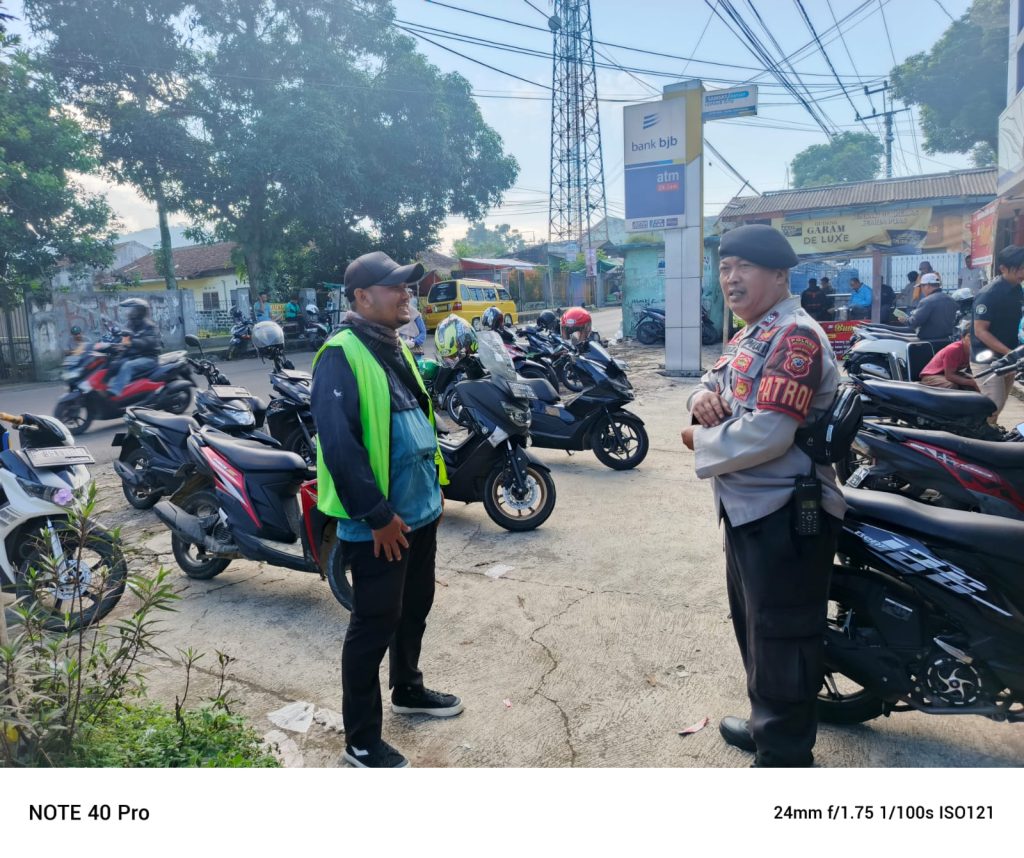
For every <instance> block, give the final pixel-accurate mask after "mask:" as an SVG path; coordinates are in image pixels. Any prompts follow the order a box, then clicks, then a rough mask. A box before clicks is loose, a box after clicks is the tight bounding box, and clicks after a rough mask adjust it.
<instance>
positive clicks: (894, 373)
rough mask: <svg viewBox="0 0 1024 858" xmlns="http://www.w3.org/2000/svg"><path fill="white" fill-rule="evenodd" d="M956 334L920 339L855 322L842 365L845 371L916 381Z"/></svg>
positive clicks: (863, 375) (862, 376)
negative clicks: (940, 338) (934, 338)
mask: <svg viewBox="0 0 1024 858" xmlns="http://www.w3.org/2000/svg"><path fill="white" fill-rule="evenodd" d="M954 336H955V334H954V333H953V332H950V336H949V337H948V338H946V339H942V340H919V339H918V338H917V336H916V335H915V334H912V333H909V332H908V333H902V332H900V331H889V330H886V329H885V328H880V327H875V326H874V325H858V326H857V328H856V329H855V331H854V334H853V337H852V338H851V342H852V346H851V347H850V350H849V351H848V352H847V353H846V358H845V359H844V361H843V367H844V369H845V370H846V372H847V374H848V375H853V376H857V377H860V378H880V379H888V380H892V381H917V380H919V379H920V377H921V370H923V369H924V368H925V367H926V366H927V365H928V361H930V360H931V359H932V358H933V357H934V356H935V354H936V352H938V351H939V350H940V349H942V348H944V347H945V346H947V345H949V343H951V342H952V341H953V338H954Z"/></svg>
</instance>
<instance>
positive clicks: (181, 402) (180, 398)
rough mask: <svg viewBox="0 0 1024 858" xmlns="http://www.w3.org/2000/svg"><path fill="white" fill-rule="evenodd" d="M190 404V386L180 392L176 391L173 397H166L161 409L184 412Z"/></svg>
mask: <svg viewBox="0 0 1024 858" xmlns="http://www.w3.org/2000/svg"><path fill="white" fill-rule="evenodd" d="M191 406H192V388H191V387H186V388H185V389H184V390H182V391H181V392H180V393H176V394H174V396H173V397H171V398H170V399H168V400H167V404H166V405H165V406H164V408H163V410H164V411H169V412H170V413H171V414H184V413H185V412H186V411H188V410H189V408H190V407H191Z"/></svg>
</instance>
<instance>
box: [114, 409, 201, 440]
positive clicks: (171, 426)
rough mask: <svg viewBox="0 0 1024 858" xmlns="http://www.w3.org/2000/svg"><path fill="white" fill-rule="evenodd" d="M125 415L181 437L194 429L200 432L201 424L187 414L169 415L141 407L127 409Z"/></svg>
mask: <svg viewBox="0 0 1024 858" xmlns="http://www.w3.org/2000/svg"><path fill="white" fill-rule="evenodd" d="M125 414H127V415H128V416H129V417H133V418H135V419H136V420H140V421H142V422H143V423H148V424H149V425H150V426H154V427H156V428H157V429H167V430H169V431H171V432H177V433H179V434H181V435H187V434H188V433H189V430H192V429H194V430H196V431H199V424H198V423H196V421H195V420H194V419H192V418H191V417H189V416H188V415H187V414H168V413H167V412H166V411H157V410H156V409H155V408H140V407H135V408H126V409H125Z"/></svg>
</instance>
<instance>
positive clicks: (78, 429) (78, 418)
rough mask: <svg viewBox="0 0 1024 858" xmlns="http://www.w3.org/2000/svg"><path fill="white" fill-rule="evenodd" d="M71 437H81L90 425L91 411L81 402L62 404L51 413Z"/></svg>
mask: <svg viewBox="0 0 1024 858" xmlns="http://www.w3.org/2000/svg"><path fill="white" fill-rule="evenodd" d="M53 416H54V417H56V418H57V419H58V420H59V421H60V422H61V423H63V424H64V425H65V426H67V427H68V431H69V432H70V433H71V434H72V435H83V434H85V432H87V431H88V429H89V427H90V426H91V425H92V420H93V414H92V410H91V409H90V408H89V406H88V405H86V404H85V403H84V402H83V401H81V400H79V401H78V402H77V403H74V402H62V403H61V404H60V405H58V406H57V410H56V411H55V412H54V413H53Z"/></svg>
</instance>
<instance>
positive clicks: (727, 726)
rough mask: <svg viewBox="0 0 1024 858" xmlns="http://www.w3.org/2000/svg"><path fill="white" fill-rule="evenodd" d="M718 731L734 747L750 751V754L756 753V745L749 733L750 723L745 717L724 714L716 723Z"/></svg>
mask: <svg viewBox="0 0 1024 858" xmlns="http://www.w3.org/2000/svg"><path fill="white" fill-rule="evenodd" d="M718 732H719V733H721V734H722V738H723V739H725V741H726V742H728V743H729V744H730V745H732V746H733V747H734V748H739V749H740V750H741V751H750V753H752V754H754V753H757V745H755V744H754V737H753V736H751V735H750V724H749V722H748V721H747V719H746V718H737V717H736V716H735V715H726V716H725V717H724V718H723V719H722V721H721V723H719V725H718Z"/></svg>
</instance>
